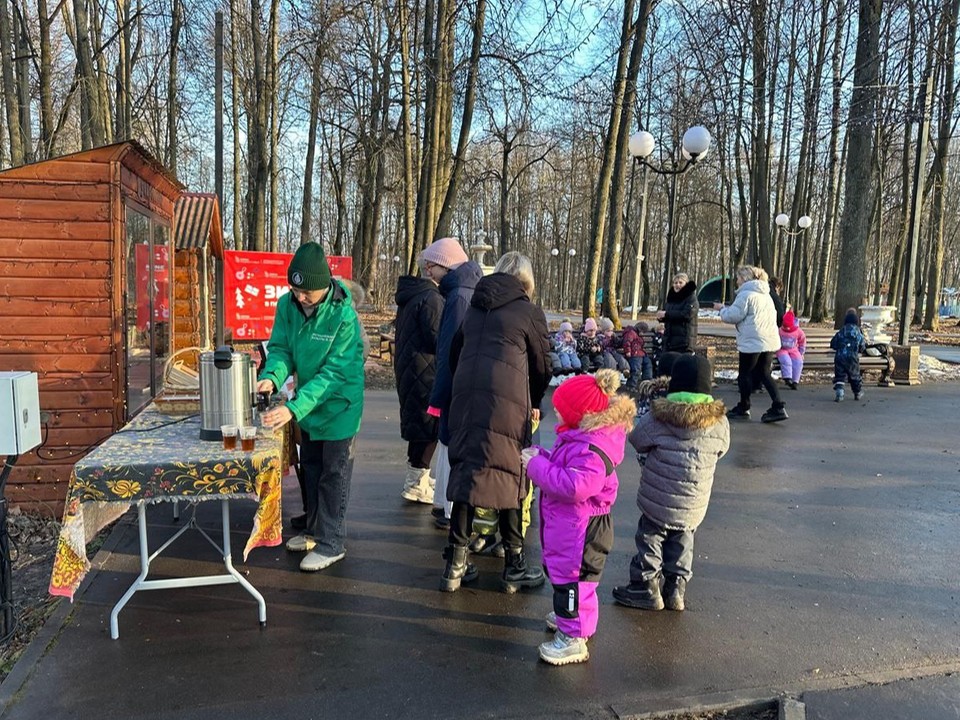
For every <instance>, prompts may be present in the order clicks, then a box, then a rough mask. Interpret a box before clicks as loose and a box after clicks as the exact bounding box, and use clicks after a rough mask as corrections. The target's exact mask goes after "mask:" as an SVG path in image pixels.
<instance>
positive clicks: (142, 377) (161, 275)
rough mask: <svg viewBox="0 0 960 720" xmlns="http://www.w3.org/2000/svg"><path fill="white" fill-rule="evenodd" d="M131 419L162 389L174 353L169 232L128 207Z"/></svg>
mask: <svg viewBox="0 0 960 720" xmlns="http://www.w3.org/2000/svg"><path fill="white" fill-rule="evenodd" d="M126 216H127V217H126V234H127V236H126V248H125V250H126V263H127V268H126V270H127V272H126V276H127V286H126V303H125V326H126V338H127V363H126V365H127V366H126V389H127V419H129V418H131V417H133V416H134V415H136V414H137V413H138V412H139V411H140V410H142V409H143V408H144V407H145V406H146V405H147V404H148V403H149V402H150V401H151V400H152V399H153V398H154V397H155V396H156V394H157V393H158V392H159V391H160V389H161V388H162V386H163V370H164V364H165V363H166V360H167V357H168V353H169V352H170V307H171V302H170V291H171V285H170V269H171V268H170V228H169V226H167V225H164V224H162V223H161V222H159V221H158V220H157V219H156V218H154V217H152V216H150V215H147V214H146V213H143V212H140V211H138V210H137V209H135V208H133V207H131V206H129V205H128V206H127V207H126Z"/></svg>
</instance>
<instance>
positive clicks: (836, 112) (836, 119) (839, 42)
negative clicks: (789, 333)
mask: <svg viewBox="0 0 960 720" xmlns="http://www.w3.org/2000/svg"><path fill="white" fill-rule="evenodd" d="M845 15H846V0H837V14H836V24H835V26H834V34H833V56H832V67H833V99H832V101H831V114H830V120H831V122H830V145H829V150H828V151H827V157H828V158H829V166H828V167H829V172H828V180H827V192H826V197H825V198H824V205H825V206H826V209H827V213H826V217H824V219H823V242H822V244H821V249H820V257H819V260H818V263H817V269H816V274H815V276H814V280H813V283H812V284H813V286H814V291H813V299H812V300H811V303H810V306H811V307H810V321H811V322H823V320H824V318H825V317H826V312H827V278H828V277H829V275H830V257H831V255H832V254H833V236H834V232H835V227H836V224H835V220H834V218H835V214H834V208H835V207H836V203H837V195H838V190H839V188H840V173H841V170H842V167H843V166H842V163H841V158H840V152H839V145H840V126H841V124H842V121H841V117H840V108H841V105H840V103H841V89H842V86H843V18H844V16H845Z"/></svg>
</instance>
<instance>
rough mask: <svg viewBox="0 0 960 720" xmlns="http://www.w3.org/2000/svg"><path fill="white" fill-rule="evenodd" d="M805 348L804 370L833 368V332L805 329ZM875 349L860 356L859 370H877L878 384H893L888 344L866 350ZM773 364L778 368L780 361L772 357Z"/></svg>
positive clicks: (892, 362)
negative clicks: (875, 352) (875, 353)
mask: <svg viewBox="0 0 960 720" xmlns="http://www.w3.org/2000/svg"><path fill="white" fill-rule="evenodd" d="M806 335H807V349H806V352H805V353H804V356H803V369H804V370H833V356H834V351H833V349H832V348H831V347H830V340H831V338H832V337H833V334H832V333H831V334H829V335H827V334H825V333H822V332H815V331H812V330H811V331H807V333H806ZM871 349H875V350H876V351H877V352H879V355H873V354H865V355H861V356H860V372H861V373H863V374H866V373H867V372H879V373H880V379H879V380H878V383H877V384H878V385H882V386H891V385H893V379H892V377H891V376H892V374H893V368H894V361H893V355H892V354H891V353H890V352H889V346H887V345H882V344H876V345H867V350H868V352H869V351H870V350H871ZM773 366H774V368H775V369H779V367H780V363H779V362H778V361H777V360H776V359H774V361H773Z"/></svg>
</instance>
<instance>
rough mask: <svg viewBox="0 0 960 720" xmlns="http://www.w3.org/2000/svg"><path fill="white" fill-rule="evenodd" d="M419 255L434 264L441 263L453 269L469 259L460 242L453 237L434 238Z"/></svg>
mask: <svg viewBox="0 0 960 720" xmlns="http://www.w3.org/2000/svg"><path fill="white" fill-rule="evenodd" d="M420 257H421V258H422V259H423V260H425V261H427V262H432V263H433V264H434V265H442V266H443V267H445V268H447V269H448V270H453V269H454V268H456V267H459V266H460V265H463V264H464V263H465V262H467V260H469V258H468V257H467V254H466V253H465V252H464V251H463V248H462V247H460V243H459V242H458V241H457V239H456V238H453V237H445V238H440V239H439V240H435V241H434V242H432V243H431V244H430V245H428V246H427V247H426V249H425V250H424V251H423V252H422V253H421V254H420Z"/></svg>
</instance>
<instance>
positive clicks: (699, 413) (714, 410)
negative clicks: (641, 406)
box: [650, 398, 727, 430]
mask: <svg viewBox="0 0 960 720" xmlns="http://www.w3.org/2000/svg"><path fill="white" fill-rule="evenodd" d="M650 411H651V412H652V413H653V416H654V417H655V418H656V419H657V420H659V421H661V422H663V423H666V424H667V425H672V426H673V427H677V428H685V429H689V430H703V429H705V428H708V427H711V426H713V425H716V424H717V423H718V422H720V421H721V420H722V419H723V418H724V417H726V412H727V408H726V407H725V406H724V404H723V401H722V400H714V401H713V402H710V403H679V402H671V401H670V400H666V399H664V398H658V399H656V400H654V401H653V402H652V403H651V409H650Z"/></svg>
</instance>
